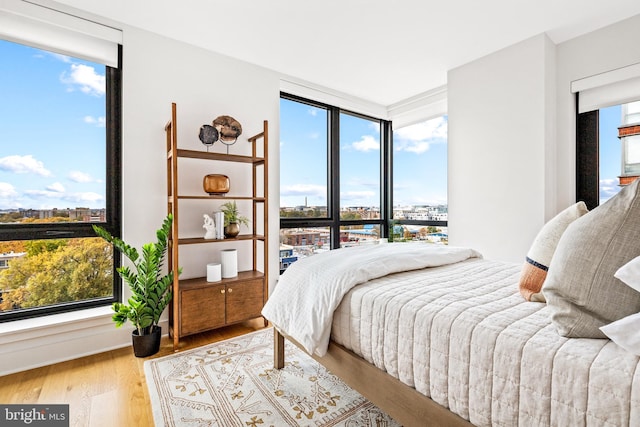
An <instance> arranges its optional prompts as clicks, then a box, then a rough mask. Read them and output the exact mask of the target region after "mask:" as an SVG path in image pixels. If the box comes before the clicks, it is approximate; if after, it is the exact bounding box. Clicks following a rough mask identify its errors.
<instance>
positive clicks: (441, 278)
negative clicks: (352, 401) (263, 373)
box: [263, 185, 640, 426]
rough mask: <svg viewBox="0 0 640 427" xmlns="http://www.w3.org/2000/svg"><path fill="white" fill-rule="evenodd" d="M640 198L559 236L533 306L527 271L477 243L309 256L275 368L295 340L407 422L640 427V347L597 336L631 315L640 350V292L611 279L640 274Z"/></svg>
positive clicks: (286, 315) (602, 210) (284, 286)
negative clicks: (476, 247) (524, 285)
mask: <svg viewBox="0 0 640 427" xmlns="http://www.w3.org/2000/svg"><path fill="white" fill-rule="evenodd" d="M639 193H640V189H638V185H635V186H633V187H628V189H625V190H623V191H621V194H623V196H621V197H619V199H621V200H617V201H613V202H611V203H609V202H607V204H605V205H602V206H601V207H599V208H597V209H595V210H593V211H591V212H589V213H585V212H581V213H580V214H579V215H575V216H576V217H575V218H572V220H571V221H565V222H564V223H563V224H562V226H561V228H562V232H560V233H558V232H557V230H555V231H556V232H555V233H552V234H555V240H556V241H555V242H554V244H553V245H552V246H555V248H554V251H552V252H554V254H553V256H552V259H551V261H550V265H549V266H548V268H547V269H548V276H547V277H546V278H543V279H545V280H543V282H541V283H540V286H543V287H542V288H541V292H538V294H539V295H541V297H540V298H542V295H545V296H547V297H548V298H547V300H546V301H544V298H542V299H543V301H542V302H536V301H528V300H527V299H525V298H523V294H522V292H521V288H520V284H521V283H520V282H521V280H522V277H523V271H524V270H525V269H523V266H522V264H518V263H507V262H501V261H496V260H487V259H484V258H482V256H481V255H480V254H478V253H477V252H476V251H473V250H472V249H468V248H455V247H446V246H436V245H429V244H426V243H394V244H386V245H385V244H380V245H372V246H369V247H364V246H363V247H354V248H345V249H339V250H335V251H330V252H327V253H324V254H319V255H314V256H313V257H309V258H306V259H304V260H301V261H302V262H301V261H298V262H297V263H295V264H293V265H292V266H291V267H290V270H287V272H286V273H285V274H284V275H283V276H282V277H281V278H280V281H279V283H278V285H277V287H276V290H275V291H274V292H273V294H272V296H271V297H270V299H269V301H268V302H267V305H266V306H265V309H264V310H263V315H264V316H265V317H266V318H267V319H268V320H270V321H271V322H272V323H273V325H274V326H275V330H276V332H275V353H274V364H275V366H276V367H277V368H280V367H282V366H283V364H284V362H285V361H284V354H283V352H282V351H283V345H284V339H285V337H286V338H287V339H290V340H292V341H293V342H294V343H296V344H298V345H299V346H300V347H301V348H303V349H304V350H305V351H307V352H308V353H309V354H312V355H313V356H314V358H316V360H318V361H320V362H321V363H323V364H324V365H325V366H326V367H327V368H328V369H329V370H330V371H332V372H333V373H334V374H336V375H338V376H339V377H341V378H342V379H343V380H345V382H347V383H348V384H349V385H351V386H352V387H353V388H355V389H356V390H358V391H360V392H361V393H362V394H363V395H364V396H365V397H367V398H368V399H370V400H371V401H372V402H374V403H375V404H377V405H378V406H379V407H380V408H381V409H383V410H385V411H386V412H387V413H389V414H390V415H391V416H392V417H394V418H395V419H396V420H397V421H398V422H400V423H401V424H403V425H405V426H424V425H429V426H432V425H433V426H437V425H451V426H469V425H475V426H517V425H521V426H583V425H586V426H636V425H640V357H638V355H639V354H640V351H639V350H638V349H637V348H636V349H635V350H634V349H633V348H631V349H630V348H629V347H628V346H626V344H625V343H623V342H622V341H619V340H617V339H615V341H614V340H611V339H608V337H607V336H606V335H604V333H603V330H604V329H602V330H601V329H600V328H599V326H603V327H604V328H606V327H610V325H615V324H617V323H619V322H622V321H625V322H627V323H628V322H629V320H625V319H631V320H632V323H631V324H630V326H629V325H628V324H625V328H626V331H627V335H626V336H627V338H628V337H629V336H631V337H632V338H634V337H635V338H634V339H635V340H636V341H639V340H638V337H639V336H640V318H639V317H640V316H639V315H638V314H637V313H638V312H640V285H637V286H638V289H635V288H633V286H632V285H629V286H626V285H627V284H626V283H623V282H622V281H621V280H619V279H618V278H614V273H615V274H616V275H617V274H618V273H617V271H619V270H621V269H622V267H623V266H624V267H626V266H628V265H631V264H634V265H635V268H636V269H635V270H631V271H632V273H631V274H630V277H634V278H635V279H633V280H638V279H640V245H639V244H638V242H640V222H639V221H640V195H639ZM625 194H626V195H625ZM625 197H626V199H625ZM612 200H613V199H612ZM574 211H575V209H574ZM574 211H572V212H574ZM556 222H557V221H556ZM550 223H551V221H550ZM594 224H598V227H595V226H594ZM547 231H548V230H547ZM541 232H542V230H541ZM592 234H593V235H592ZM585 239H595V240H592V241H590V242H589V241H588V240H585ZM536 240H540V239H538V238H537V239H536ZM595 242H597V243H598V244H595ZM547 243H548V242H547ZM589 243H591V245H589ZM538 244H539V242H538ZM534 252H535V251H534ZM534 264H535V265H536V266H537V267H541V264H540V263H534ZM609 276H610V277H609ZM578 285H579V286H581V288H579V289H572V286H574V287H575V286H578ZM572 292H578V293H577V294H572ZM567 301H569V302H567ZM586 312H588V313H589V314H590V315H591V317H589V316H587V315H586V314H585V313H586ZM610 312H612V313H613V314H611V313H610ZM575 319H579V322H578V323H579V326H580V327H578V326H576V325H575V324H574V323H571V322H574V321H575ZM594 319H595V320H594ZM633 322H635V323H633ZM591 324H593V325H591ZM609 324H610V325H609ZM594 327H595V329H594ZM629 331H631V333H628V332H629ZM578 333H579V334H581V336H580V337H576V334H578ZM623 335H624V334H623ZM612 336H615V335H612ZM616 338H617V336H616Z"/></svg>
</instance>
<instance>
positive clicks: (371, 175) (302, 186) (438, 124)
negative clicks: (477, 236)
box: [280, 100, 621, 207]
mask: <svg viewBox="0 0 640 427" xmlns="http://www.w3.org/2000/svg"><path fill="white" fill-rule="evenodd" d="M280 115H281V128H280V138H281V142H280V154H281V161H280V164H281V171H280V206H283V207H292V206H299V205H303V204H304V203H305V197H306V199H307V204H308V205H309V206H325V205H326V181H327V171H326V167H325V165H326V163H327V154H326V139H327V130H326V127H327V121H328V119H327V112H326V111H325V110H322V109H319V108H314V107H311V106H308V105H305V104H301V103H296V102H293V101H289V100H281V102H280ZM620 123H621V108H620V106H614V107H609V108H605V109H602V110H600V200H601V203H602V202H604V201H605V200H607V199H609V198H610V197H611V196H613V195H614V194H616V193H617V192H618V191H620V187H619V186H618V175H620V167H621V166H620V162H621V158H620V149H621V148H620V140H619V139H618V138H617V135H618V133H617V132H618V130H617V129H618V126H620ZM340 138H341V143H340V156H341V170H340V177H341V180H342V181H341V189H340V194H341V206H342V207H348V206H379V190H378V188H377V181H378V180H379V170H380V167H379V163H378V162H379V160H378V159H379V156H380V146H379V141H380V129H379V126H378V124H377V123H376V122H372V121H369V120H364V119H361V118H357V117H353V116H348V115H346V114H343V115H342V116H341V128H340ZM393 156H394V177H393V181H394V182H393V184H394V196H393V201H394V206H407V205H436V204H446V203H447V116H443V117H440V118H436V119H433V120H429V121H425V122H422V123H417V124H415V125H412V126H407V127H404V128H400V129H397V130H395V131H394V153H393Z"/></svg>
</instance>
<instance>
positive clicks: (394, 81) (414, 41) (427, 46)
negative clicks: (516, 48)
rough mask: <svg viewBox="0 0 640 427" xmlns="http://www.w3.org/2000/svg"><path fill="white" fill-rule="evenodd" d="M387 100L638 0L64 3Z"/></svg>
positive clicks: (605, 19)
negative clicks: (506, 49)
mask: <svg viewBox="0 0 640 427" xmlns="http://www.w3.org/2000/svg"><path fill="white" fill-rule="evenodd" d="M57 2H58V3H62V4H65V5H68V6H72V7H75V8H78V9H82V10H85V11H88V12H90V13H92V14H96V15H99V16H104V17H107V18H109V19H112V20H114V21H118V22H123V23H126V24H129V25H132V26H136V27H139V28H143V29H145V30H148V31H152V32H155V33H159V34H163V35H165V36H167V37H171V38H174V39H177V40H181V41H183V42H186V43H190V44H193V45H196V46H200V47H203V48H205V49H209V50H212V51H215V52H218V53H222V54H224V55H228V56H231V57H235V58H238V59H241V60H244V61H247V62H250V63H254V64H258V65H261V66H264V67H266V68H269V69H272V70H275V71H278V72H281V73H283V74H286V75H289V76H292V77H295V78H298V79H302V80H305V81H308V82H311V83H315V84H317V85H321V86H324V87H328V88H331V89H334V90H338V91H341V92H344V93H347V94H350V95H353V96H356V97H359V98H362V99H365V100H368V101H372V102H375V103H377V104H380V105H383V106H388V105H391V104H394V103H396V102H399V101H402V100H404V99H407V98H410V97H412V96H414V95H417V94H419V93H422V92H425V91H428V90H430V89H433V88H435V87H438V86H441V85H443V84H446V78H447V70H450V69H452V68H455V67H458V66H460V65H462V64H465V63H467V62H469V61H473V60H474V59H477V58H480V57H482V56H484V55H486V54H488V53H491V52H494V51H497V50H499V49H501V48H504V47H507V46H509V45H512V44H514V43H517V42H519V41H521V40H525V39H527V38H529V37H532V36H535V35H539V34H541V33H544V32H546V33H547V34H548V35H549V37H550V38H551V40H552V41H553V42H555V43H560V42H563V41H566V40H568V39H570V38H573V37H576V36H578V35H581V34H584V33H587V32H590V31H593V30H595V29H598V28H601V27H603V26H606V25H608V24H611V23H614V22H617V21H620V20H622V19H624V18H627V17H630V16H633V15H636V14H639V13H640V1H639V0H611V1H603V0H448V1H447V0H440V1H435V0H395V1H393V0H322V1H319V0H316V1H312V0H225V1H220V0H181V1H178V0H109V1H104V0H57Z"/></svg>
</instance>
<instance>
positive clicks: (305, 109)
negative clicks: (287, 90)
mask: <svg viewBox="0 0 640 427" xmlns="http://www.w3.org/2000/svg"><path fill="white" fill-rule="evenodd" d="M446 121H447V120H446V117H441V118H438V119H435V120H431V121H427V122H425V123H421V124H418V125H415V126H414V127H407V128H404V129H400V130H398V131H395V132H393V134H392V132H391V123H390V122H388V121H385V120H379V119H375V118H372V117H367V116H364V115H361V114H357V113H354V112H351V111H344V110H341V109H340V108H337V107H333V106H329V105H325V104H321V103H316V102H313V101H310V100H308V99H303V98H299V97H295V96H291V95H288V94H281V99H280V138H281V142H280V271H281V272H283V271H284V270H285V269H286V268H287V267H288V266H289V265H291V263H293V262H295V261H296V260H297V259H299V258H302V257H307V256H311V255H313V254H316V253H318V252H323V251H327V250H330V249H334V248H338V247H345V246H353V245H366V244H374V243H377V242H378V240H379V239H381V238H389V239H393V240H402V241H408V240H425V241H433V242H437V243H446V241H447V238H446V225H447V221H446V220H447V206H446V133H447V131H446ZM392 149H393V151H392ZM427 151H428V152H429V153H428V154H425V152H427ZM423 154H425V155H423ZM394 183H395V184H396V185H394ZM396 198H397V199H398V200H399V204H398V200H396ZM407 206H411V208H410V209H409V210H407V209H404V208H405V207H407Z"/></svg>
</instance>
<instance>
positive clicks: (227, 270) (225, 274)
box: [220, 249, 238, 279]
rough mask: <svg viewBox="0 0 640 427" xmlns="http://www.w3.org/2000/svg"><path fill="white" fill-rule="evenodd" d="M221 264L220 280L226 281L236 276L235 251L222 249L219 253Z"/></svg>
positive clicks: (236, 256) (236, 259)
mask: <svg viewBox="0 0 640 427" xmlns="http://www.w3.org/2000/svg"><path fill="white" fill-rule="evenodd" d="M220 260H221V262H222V278H223V279H228V278H230V277H236V276H237V275H238V251H237V250H236V249H223V250H222V251H220Z"/></svg>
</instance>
